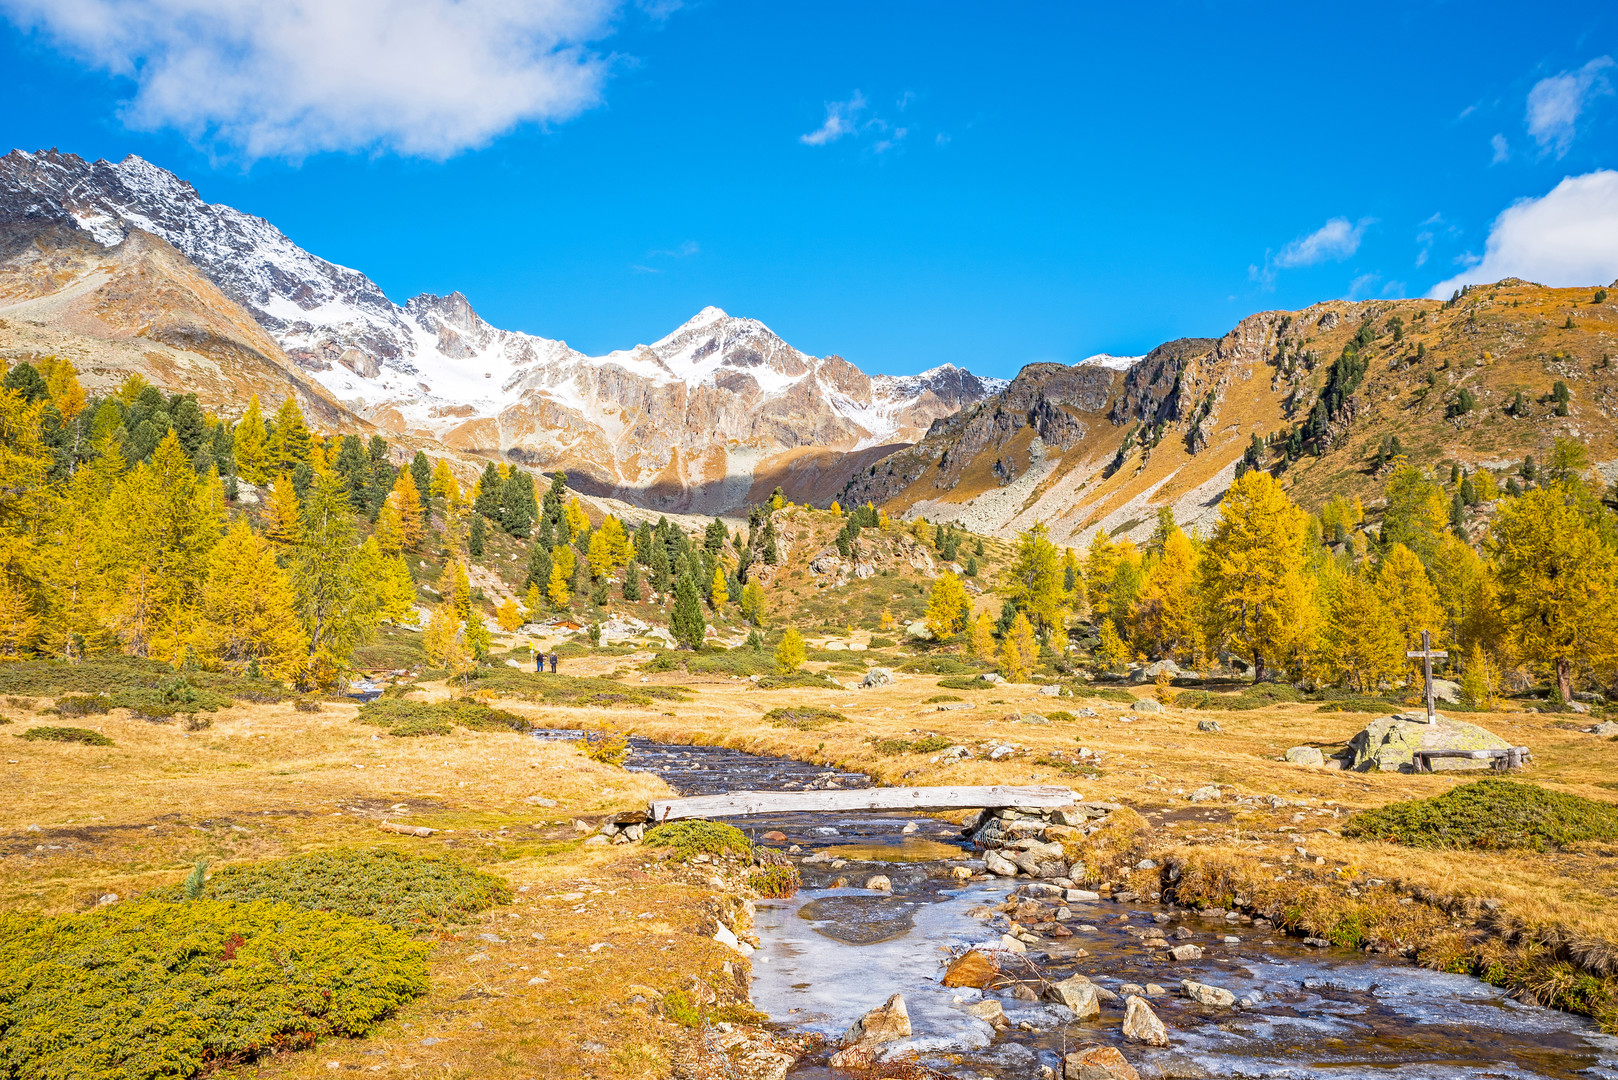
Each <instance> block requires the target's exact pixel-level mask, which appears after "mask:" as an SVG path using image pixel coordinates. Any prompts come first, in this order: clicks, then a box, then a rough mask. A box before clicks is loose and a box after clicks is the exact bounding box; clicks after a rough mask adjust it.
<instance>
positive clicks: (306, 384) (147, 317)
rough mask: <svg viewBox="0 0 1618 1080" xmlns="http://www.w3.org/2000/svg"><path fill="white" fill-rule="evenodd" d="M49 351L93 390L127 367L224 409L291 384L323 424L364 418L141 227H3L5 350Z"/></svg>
mask: <svg viewBox="0 0 1618 1080" xmlns="http://www.w3.org/2000/svg"><path fill="white" fill-rule="evenodd" d="M46 355H55V356H61V357H63V358H64V359H67V360H69V361H71V362H72V363H73V366H74V367H75V368H77V369H78V371H79V375H80V377H81V379H82V380H83V381H84V383H85V385H86V386H87V387H88V388H90V389H91V390H93V391H97V392H102V393H105V392H108V391H110V390H112V389H114V388H116V387H117V385H118V384H119V383H121V382H122V381H123V379H124V378H125V377H126V376H127V375H129V374H132V373H134V374H140V375H142V376H144V377H145V378H146V379H147V380H148V381H150V382H152V383H155V384H157V385H159V386H163V387H166V388H170V389H185V390H194V391H196V393H197V397H198V399H199V401H201V403H202V404H203V405H204V406H205V407H207V408H209V409H210V410H214V411H217V412H222V413H225V414H227V415H229V414H235V413H239V412H240V411H241V410H242V408H243V407H244V406H245V405H246V402H247V400H248V398H249V397H250V396H251V395H253V394H257V395H258V396H259V398H260V399H261V400H262V401H263V402H264V404H265V407H266V408H268V409H273V408H275V407H276V406H277V405H278V404H279V403H280V402H281V401H283V400H284V399H285V398H286V397H287V395H288V394H289V393H290V394H292V395H293V396H294V397H296V398H297V399H298V403H299V405H300V407H301V408H302V409H303V411H304V413H305V415H307V416H309V417H310V418H311V419H312V420H314V421H316V422H317V423H319V424H321V425H323V426H327V427H343V428H346V429H350V430H352V429H355V428H359V427H364V426H368V425H366V424H365V422H364V421H363V420H361V419H360V418H359V417H358V416H356V415H355V414H353V413H352V412H350V411H349V410H348V409H346V408H344V407H343V406H342V405H340V404H339V403H338V402H337V401H336V399H335V398H333V397H332V396H331V394H330V393H328V392H327V391H326V389H325V388H324V387H322V386H320V385H319V384H318V383H316V382H314V381H313V380H311V379H309V378H308V377H307V376H305V375H303V374H302V373H300V372H299V371H297V369H296V368H295V367H293V366H292V365H291V364H290V363H289V362H288V360H287V358H286V356H285V354H283V353H282V351H281V348H280V346H279V345H277V344H276V342H275V340H274V339H273V338H272V337H270V336H269V334H267V333H266V332H265V331H264V329H263V328H262V327H261V326H259V324H258V323H257V322H256V321H255V320H254V319H253V317H252V316H251V315H249V314H248V313H247V312H246V311H244V310H242V308H241V307H239V306H238V305H236V304H235V303H233V302H231V301H230V300H229V299H228V298H227V297H226V296H224V294H222V293H221V292H220V291H219V289H218V288H217V287H216V286H215V285H214V284H213V282H212V281H210V280H209V279H208V278H207V277H206V276H204V275H203V274H201V273H200V272H199V271H198V270H197V268H196V267H195V266H194V265H192V263H191V262H190V261H189V260H187V259H186V258H185V257H184V256H183V255H181V254H180V253H179V252H178V251H176V250H174V248H172V247H171V246H170V245H169V244H167V243H166V242H165V241H163V240H161V239H159V238H158V237H155V236H153V235H151V234H150V233H146V232H141V231H139V230H132V231H131V232H130V233H129V235H128V236H127V238H126V239H125V240H124V241H123V242H122V243H121V244H119V245H118V246H116V247H114V248H111V249H108V248H103V247H102V246H101V245H100V244H99V243H96V242H95V241H94V240H93V239H91V238H90V237H89V236H87V235H86V234H85V233H84V232H82V231H79V230H77V229H68V228H64V227H62V226H60V225H52V224H27V225H19V226H15V227H12V228H9V229H0V356H3V357H5V358H6V359H8V360H13V361H15V360H31V359H37V358H39V357H42V356H46Z"/></svg>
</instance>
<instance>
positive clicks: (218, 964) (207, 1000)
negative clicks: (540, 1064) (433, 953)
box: [0, 900, 427, 1080]
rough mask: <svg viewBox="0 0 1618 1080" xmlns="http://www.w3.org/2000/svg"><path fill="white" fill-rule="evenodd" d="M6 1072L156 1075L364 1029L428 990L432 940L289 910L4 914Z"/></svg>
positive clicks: (195, 905)
mask: <svg viewBox="0 0 1618 1080" xmlns="http://www.w3.org/2000/svg"><path fill="white" fill-rule="evenodd" d="M0 986H3V987H4V992H3V993H4V1001H5V1008H4V1009H0V1075H4V1076H7V1077H19V1078H20V1077H28V1078H30V1080H156V1078H159V1077H162V1078H171V1077H189V1076H193V1075H195V1074H196V1073H198V1072H199V1071H201V1070H203V1069H205V1068H209V1069H213V1068H218V1067H220V1066H229V1065H231V1064H234V1063H238V1062H243V1061H247V1060H250V1059H252V1058H254V1057H256V1056H257V1055H259V1054H261V1053H264V1052H266V1051H272V1050H281V1049H295V1048H301V1047H308V1046H312V1045H314V1043H315V1042H316V1040H318V1039H321V1038H324V1037H328V1036H358V1035H364V1034H366V1033H367V1032H368V1031H370V1030H371V1028H372V1027H373V1026H374V1025H375V1024H376V1022H377V1021H378V1020H380V1019H381V1018H383V1017H385V1016H386V1015H387V1014H388V1013H390V1012H392V1011H393V1010H394V1009H397V1008H398V1007H399V1006H401V1005H403V1004H405V1003H406V1002H408V1001H410V1000H411V999H412V998H415V997H417V996H418V995H420V994H422V993H423V992H424V991H425V990H426V988H427V946H426V945H424V944H422V943H419V942H415V941H411V940H410V939H409V938H408V937H406V936H405V935H404V934H401V933H399V932H398V931H397V930H394V929H392V928H391V927H387V926H382V925H379V924H377V923H375V922H371V921H369V920H366V919H357V918H353V917H351V916H345V915H336V914H331V913H329V912H316V911H306V910H303V909H301V908H297V907H293V906H291V905H288V904H277V903H270V902H259V903H253V904H226V903H220V902H217V901H209V900H199V901H194V902H189V903H177V904H165V903H155V902H150V901H135V902H130V903H122V904H116V905H113V906H111V907H107V908H103V909H100V910H98V911H94V912H90V913H87V914H75V915H59V916H55V917H50V918H44V917H40V916H36V915H19V914H0Z"/></svg>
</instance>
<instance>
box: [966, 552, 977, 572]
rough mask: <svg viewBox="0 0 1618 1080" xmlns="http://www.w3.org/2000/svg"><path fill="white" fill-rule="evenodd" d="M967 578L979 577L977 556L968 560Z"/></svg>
mask: <svg viewBox="0 0 1618 1080" xmlns="http://www.w3.org/2000/svg"><path fill="white" fill-rule="evenodd" d="M966 576H967V577H977V576H978V559H977V556H976V555H973V556H971V557H969V558H968V559H967V560H966Z"/></svg>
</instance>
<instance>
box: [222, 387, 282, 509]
mask: <svg viewBox="0 0 1618 1080" xmlns="http://www.w3.org/2000/svg"><path fill="white" fill-rule="evenodd" d="M232 447H233V449H232V450H231V454H232V456H233V457H234V458H235V459H236V475H237V476H239V477H241V478H242V479H243V480H246V481H247V482H248V483H249V484H253V485H255V486H260V487H262V486H263V485H264V484H267V483H269V481H270V478H271V477H272V476H274V475H275V473H274V471H273V470H272V469H270V468H269V449H268V446H267V437H266V435H265V433H264V409H263V408H262V407H261V406H260V405H259V403H258V395H257V394H254V395H253V396H252V397H250V398H248V399H247V411H246V412H244V413H243V414H242V418H241V419H240V420H239V421H237V423H236V431H235V434H234V436H233V438H232Z"/></svg>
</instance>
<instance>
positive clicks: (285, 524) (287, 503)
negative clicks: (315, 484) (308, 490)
mask: <svg viewBox="0 0 1618 1080" xmlns="http://www.w3.org/2000/svg"><path fill="white" fill-rule="evenodd" d="M302 532H303V507H302V506H301V505H299V503H298V493H297V491H296V490H295V489H294V488H293V486H292V474H291V473H285V472H283V473H281V474H279V475H278V476H276V478H275V486H273V487H272V488H270V497H269V498H268V499H267V500H265V504H264V535H265V536H268V537H269V538H270V539H271V540H273V541H274V542H275V543H277V544H283V545H287V544H296V543H297V542H298V537H299V536H300V535H302Z"/></svg>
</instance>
